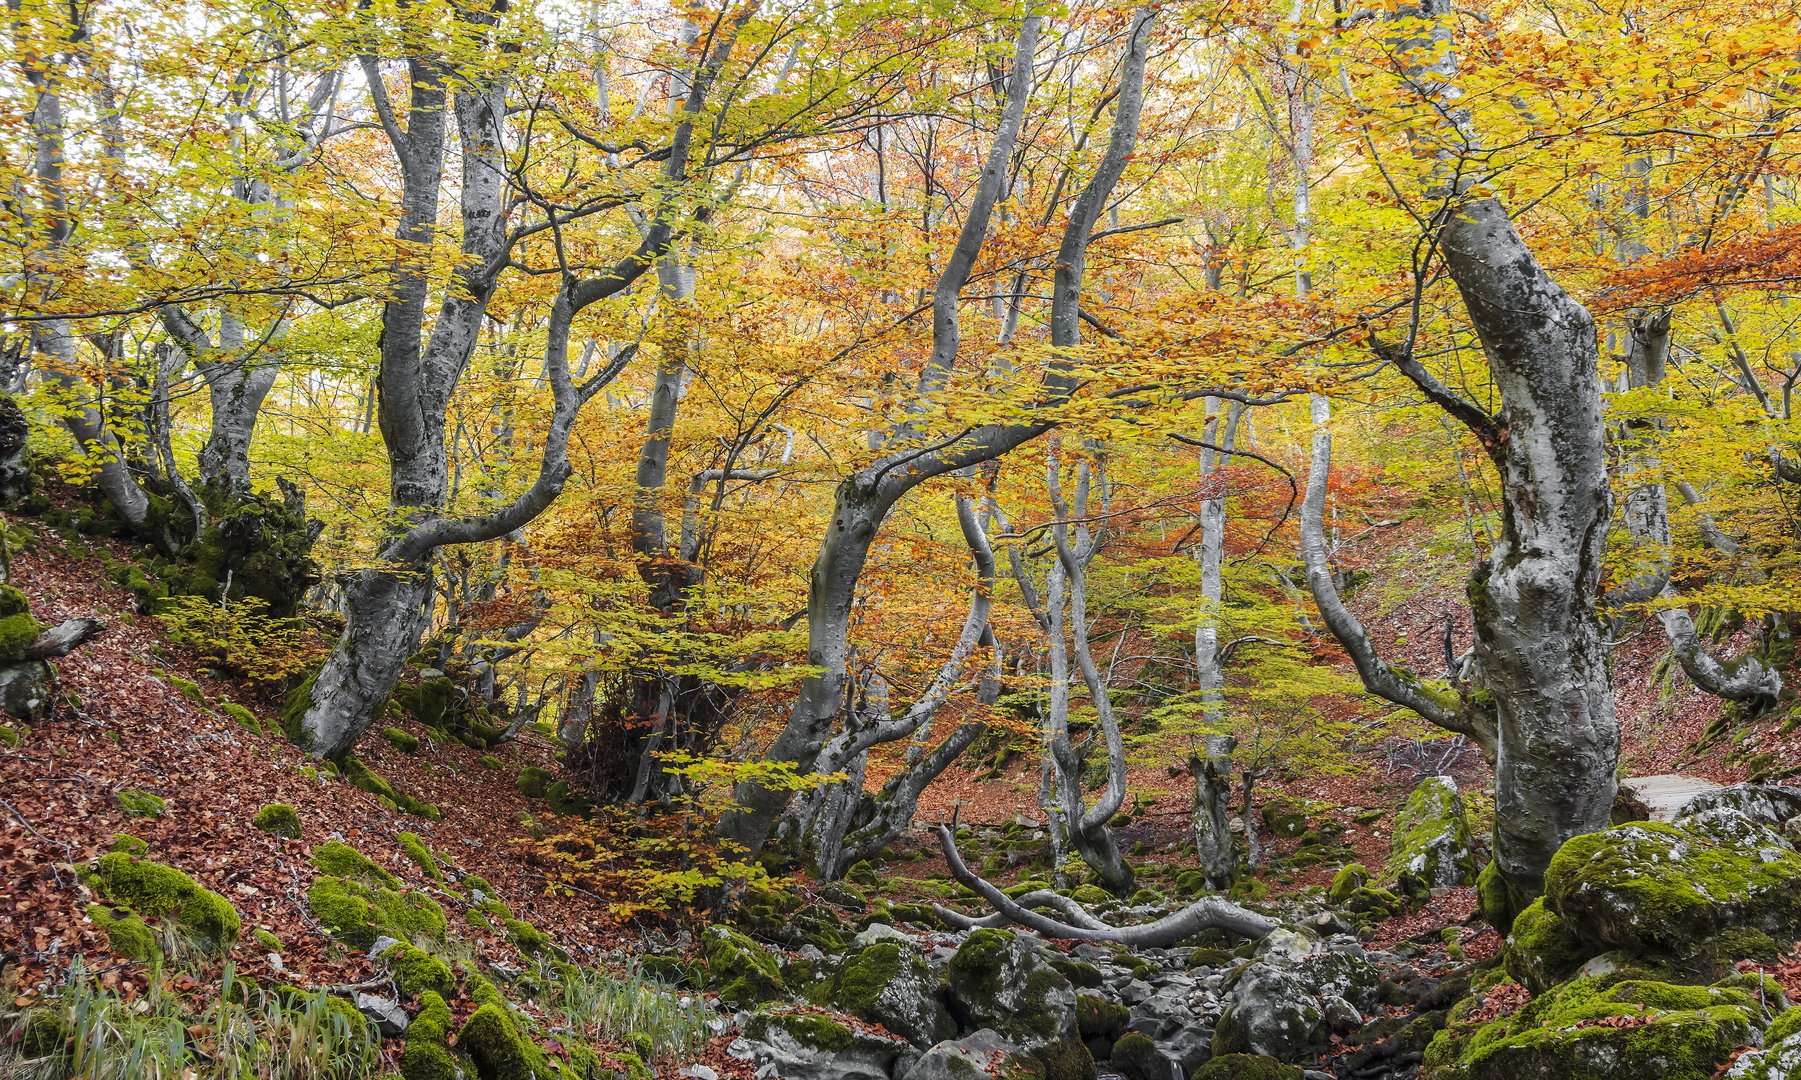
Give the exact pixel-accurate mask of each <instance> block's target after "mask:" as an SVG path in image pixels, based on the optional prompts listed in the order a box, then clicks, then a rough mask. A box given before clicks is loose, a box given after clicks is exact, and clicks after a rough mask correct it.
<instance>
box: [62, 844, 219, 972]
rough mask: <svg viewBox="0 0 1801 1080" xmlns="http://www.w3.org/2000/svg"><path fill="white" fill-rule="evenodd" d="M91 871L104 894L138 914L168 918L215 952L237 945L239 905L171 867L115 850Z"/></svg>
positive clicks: (102, 857)
mask: <svg viewBox="0 0 1801 1080" xmlns="http://www.w3.org/2000/svg"><path fill="white" fill-rule="evenodd" d="M94 874H95V880H96V882H97V884H98V886H99V891H100V894H101V895H102V896H105V897H106V898H107V899H109V900H112V901H114V902H115V903H119V904H123V905H124V906H126V907H128V908H130V909H131V910H132V911H135V912H137V913H138V914H139V915H143V916H147V917H149V918H153V919H170V920H172V921H173V922H175V923H176V924H177V925H179V926H181V927H182V928H183V929H185V930H187V931H189V932H190V933H192V934H193V935H195V936H196V937H198V938H199V939H200V940H201V941H202V942H203V943H205V945H206V946H208V947H210V948H211V949H213V950H216V951H218V952H229V951H231V947H232V946H233V945H235V944H237V941H238V931H239V929H240V926H241V924H240V922H239V919H238V913H237V909H235V908H233V907H232V906H231V902H230V901H229V900H226V899H225V897H223V896H220V895H219V894H218V893H216V892H213V891H212V890H211V889H207V888H204V887H202V886H201V885H200V883H199V882H196V881H195V880H194V879H193V878H191V877H189V876H188V875H186V874H184V873H182V872H181V871H180V870H177V869H175V868H174V867H172V866H163V865H162V864H160V863H153V862H147V861H144V860H140V859H137V858H134V857H132V856H131V855H128V854H126V853H125V852H123V851H115V852H113V853H112V854H110V855H102V856H101V857H100V860H99V861H98V862H97V863H95V864H94Z"/></svg>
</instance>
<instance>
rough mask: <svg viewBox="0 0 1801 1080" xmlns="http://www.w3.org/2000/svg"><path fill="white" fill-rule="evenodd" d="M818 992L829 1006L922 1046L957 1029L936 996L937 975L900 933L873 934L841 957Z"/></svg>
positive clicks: (909, 941)
mask: <svg viewBox="0 0 1801 1080" xmlns="http://www.w3.org/2000/svg"><path fill="white" fill-rule="evenodd" d="M822 996H823V998H824V1000H825V1002H826V1003H827V1004H829V1005H831V1006H832V1007H833V1008H835V1009H838V1010H840V1011H842V1012H847V1013H850V1014H851V1015H853V1016H856V1017H859V1018H861V1019H863V1020H867V1021H869V1022H871V1023H875V1024H880V1025H882V1026H883V1027H885V1028H887V1029H888V1030H889V1031H892V1032H894V1033H895V1034H896V1035H899V1036H901V1037H902V1038H904V1039H906V1040H908V1041H909V1042H911V1043H913V1044H914V1045H915V1046H919V1047H922V1048H923V1047H928V1046H931V1045H932V1044H933V1043H937V1042H941V1041H943V1040H945V1039H948V1038H950V1037H951V1036H952V1035H954V1034H956V1025H955V1024H953V1023H952V1022H951V1018H950V1014H949V1013H948V1012H947V1011H946V1010H945V1008H944V1003H943V1002H941V1001H940V1000H939V999H938V980H937V979H936V978H934V977H933V975H932V971H931V968H929V967H927V966H926V961H925V957H924V956H922V955H920V952H919V947H918V946H917V945H915V944H913V942H912V941H911V940H909V939H908V938H907V937H905V936H904V935H898V936H896V937H880V936H878V937H877V939H876V940H874V941H872V942H870V943H869V944H868V945H866V946H864V947H863V948H860V949H858V950H856V951H855V952H852V953H850V954H848V955H847V956H845V957H844V959H843V960H842V961H840V962H839V964H838V968H837V970H836V971H835V972H833V974H832V977H831V979H830V981H828V982H827V983H826V984H825V990H824V993H823V995H822Z"/></svg>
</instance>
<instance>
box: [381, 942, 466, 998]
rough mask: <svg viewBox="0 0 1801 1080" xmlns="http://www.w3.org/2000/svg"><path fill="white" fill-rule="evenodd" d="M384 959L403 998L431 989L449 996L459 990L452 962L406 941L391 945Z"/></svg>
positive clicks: (432, 991) (418, 994)
mask: <svg viewBox="0 0 1801 1080" xmlns="http://www.w3.org/2000/svg"><path fill="white" fill-rule="evenodd" d="M381 959H382V960H383V961H385V962H386V963H387V965H388V970H389V971H391V972H393V974H394V986H395V988H396V989H398V990H399V991H400V996H401V997H403V998H410V997H415V996H423V995H424V994H426V993H428V992H429V993H434V994H439V995H442V996H444V997H449V996H451V994H452V993H453V992H454V991H455V989H456V979H455V978H454V977H453V976H452V975H451V973H450V965H448V964H446V963H445V962H444V961H442V960H440V959H438V958H437V957H435V956H433V955H432V954H430V953H428V952H426V951H425V950H424V949H420V948H417V947H415V946H413V945H409V944H407V943H406V942H404V941H403V942H401V943H400V944H398V945H393V946H390V947H389V948H388V949H387V950H386V951H384V952H383V953H382V954H381Z"/></svg>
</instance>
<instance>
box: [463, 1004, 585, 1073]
mask: <svg viewBox="0 0 1801 1080" xmlns="http://www.w3.org/2000/svg"><path fill="white" fill-rule="evenodd" d="M457 1045H458V1046H459V1047H461V1048H462V1049H463V1050H464V1051H466V1052H467V1053H468V1054H469V1058H470V1060H471V1061H473V1062H474V1063H475V1069H476V1075H477V1076H479V1077H480V1078H481V1080H553V1078H556V1077H559V1076H560V1075H561V1072H560V1070H558V1069H557V1068H556V1066H554V1065H552V1064H551V1062H550V1059H549V1058H547V1057H546V1056H545V1055H544V1051H543V1050H542V1049H540V1048H539V1047H538V1044H537V1043H535V1042H533V1041H532V1040H531V1039H530V1038H529V1037H528V1036H527V1035H526V1034H525V1033H524V1032H522V1031H520V1030H519V1027H518V1025H516V1024H515V1023H513V1018H512V1016H511V1015H510V1014H509V1013H508V1012H507V1011H506V1008H505V1007H504V1006H502V1005H498V1004H495V1003H492V1002H490V1003H489V1004H486V1005H483V1006H482V1007H481V1008H479V1009H476V1010H475V1012H474V1013H472V1014H471V1015H470V1017H469V1019H467V1020H465V1021H463V1027H462V1029H461V1030H460V1031H458V1032H457Z"/></svg>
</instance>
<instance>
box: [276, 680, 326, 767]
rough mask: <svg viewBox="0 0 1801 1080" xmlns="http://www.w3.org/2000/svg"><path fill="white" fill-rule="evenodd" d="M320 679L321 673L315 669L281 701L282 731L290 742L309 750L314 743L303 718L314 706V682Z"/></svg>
mask: <svg viewBox="0 0 1801 1080" xmlns="http://www.w3.org/2000/svg"><path fill="white" fill-rule="evenodd" d="M318 681H319V673H318V672H317V671H314V672H313V673H312V674H311V675H308V676H307V677H306V678H305V679H302V680H301V681H300V685H298V686H296V687H294V689H293V692H291V693H290V694H288V696H287V699H286V700H285V701H283V702H282V703H281V730H282V733H283V734H285V735H287V737H288V741H289V742H292V743H294V744H295V745H296V746H299V747H301V748H303V749H308V750H310V749H312V745H311V743H310V741H309V740H308V739H307V737H306V732H305V731H304V730H302V728H301V720H302V719H304V718H305V716H306V714H307V711H308V710H309V709H311V708H312V707H313V684H314V683H316V682H318Z"/></svg>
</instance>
